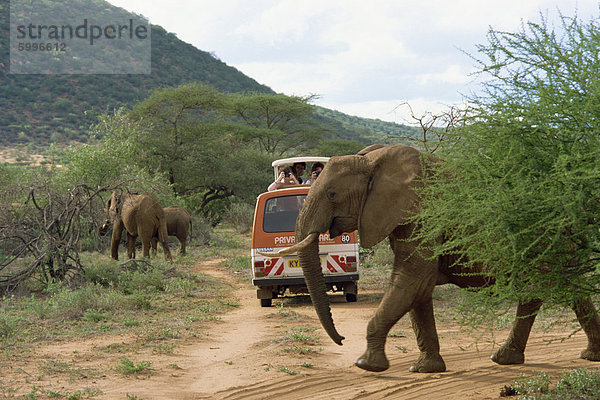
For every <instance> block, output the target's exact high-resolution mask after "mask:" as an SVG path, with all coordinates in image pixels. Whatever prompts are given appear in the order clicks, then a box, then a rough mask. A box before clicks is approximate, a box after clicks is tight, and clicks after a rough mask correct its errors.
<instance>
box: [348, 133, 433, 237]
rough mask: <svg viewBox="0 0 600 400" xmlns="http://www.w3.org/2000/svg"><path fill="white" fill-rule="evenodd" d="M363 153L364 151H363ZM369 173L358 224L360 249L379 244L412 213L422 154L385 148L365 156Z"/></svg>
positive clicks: (413, 150) (400, 148) (402, 149)
mask: <svg viewBox="0 0 600 400" xmlns="http://www.w3.org/2000/svg"><path fill="white" fill-rule="evenodd" d="M365 150H366V149H365ZM364 157H365V158H367V159H368V160H369V163H370V164H371V168H372V170H371V171H372V172H371V176H370V182H369V185H368V187H367V194H366V198H365V200H364V203H363V207H362V210H361V214H360V217H359V222H358V233H359V235H360V242H361V246H363V247H365V248H369V247H372V246H374V245H375V244H377V243H379V242H380V241H382V240H383V239H384V238H385V237H386V236H388V235H389V234H390V233H391V232H392V231H393V230H394V229H395V228H396V227H397V226H398V225H402V224H404V223H406V221H407V218H408V217H409V216H411V215H412V213H413V212H414V211H415V208H416V204H417V198H418V196H417V194H416V192H415V186H416V185H417V184H418V181H419V179H418V178H419V177H420V176H421V169H422V158H421V153H420V152H419V151H418V150H416V149H413V148H412V147H408V146H400V145H398V146H386V147H381V148H377V149H375V150H373V151H370V152H368V153H367V154H365V156H364Z"/></svg>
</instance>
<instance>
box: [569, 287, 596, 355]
mask: <svg viewBox="0 0 600 400" xmlns="http://www.w3.org/2000/svg"><path fill="white" fill-rule="evenodd" d="M573 310H574V311H575V314H576V315H577V319H578V320H579V323H580V324H581V327H582V328H583V331H584V332H585V334H586V336H587V338H588V346H587V349H585V350H583V351H582V352H581V358H583V359H585V360H590V361H600V317H599V316H598V312H597V311H596V307H594V304H593V303H592V301H591V300H590V298H589V297H586V298H585V299H581V300H577V301H576V302H575V304H574V305H573Z"/></svg>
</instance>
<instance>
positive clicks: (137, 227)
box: [100, 191, 172, 261]
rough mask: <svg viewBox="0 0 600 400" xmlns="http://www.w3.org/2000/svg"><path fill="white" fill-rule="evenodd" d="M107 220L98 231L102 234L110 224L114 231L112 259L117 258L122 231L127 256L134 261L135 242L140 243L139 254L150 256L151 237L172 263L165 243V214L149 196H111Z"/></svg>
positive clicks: (127, 194)
mask: <svg viewBox="0 0 600 400" xmlns="http://www.w3.org/2000/svg"><path fill="white" fill-rule="evenodd" d="M105 212H106V217H107V219H106V221H105V222H104V224H103V225H102V227H101V228H100V234H102V235H104V234H106V232H107V231H108V227H109V226H110V225H111V224H112V227H113V232H112V239H111V247H110V253H111V256H112V258H113V259H115V260H118V259H119V243H120V242H121V235H122V234H123V229H125V230H126V231H127V257H128V258H130V259H131V258H135V239H136V237H138V236H139V237H140V239H141V241H142V254H143V256H144V257H146V258H149V257H150V247H151V240H152V238H153V237H154V236H157V237H158V238H159V241H160V243H161V245H162V247H163V249H164V252H165V260H169V261H170V260H172V257H171V252H170V251H169V245H168V243H167V221H166V219H165V213H164V211H163V208H162V206H161V205H160V203H159V202H158V200H157V199H156V198H155V197H154V196H152V195H150V194H147V193H146V194H134V193H124V194H120V195H119V194H117V192H116V191H114V192H113V193H112V196H111V198H110V199H109V200H108V201H107V202H106V207H105Z"/></svg>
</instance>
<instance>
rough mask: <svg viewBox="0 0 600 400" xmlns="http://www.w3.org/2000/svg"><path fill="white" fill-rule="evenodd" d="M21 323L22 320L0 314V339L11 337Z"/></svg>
mask: <svg viewBox="0 0 600 400" xmlns="http://www.w3.org/2000/svg"><path fill="white" fill-rule="evenodd" d="M22 322H23V319H22V318H19V317H14V316H11V315H7V314H0V339H8V338H10V337H12V336H13V335H14V334H15V332H16V331H17V330H18V328H19V326H20V325H21V323H22Z"/></svg>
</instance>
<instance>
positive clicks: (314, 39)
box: [109, 0, 598, 121]
mask: <svg viewBox="0 0 600 400" xmlns="http://www.w3.org/2000/svg"><path fill="white" fill-rule="evenodd" d="M109 1H111V2H112V3H113V4H117V5H119V6H122V7H124V8H127V9H129V10H133V11H136V12H138V13H141V14H143V15H145V16H147V17H149V18H150V20H151V22H152V23H155V24H159V25H162V26H163V27H165V29H167V31H170V32H175V33H177V36H178V37H179V38H180V39H182V40H184V41H186V42H188V43H192V44H193V45H195V46H196V47H198V48H200V49H202V50H205V51H214V52H215V53H216V54H217V55H218V56H219V57H220V58H221V59H222V60H223V61H224V62H226V63H227V64H229V65H233V66H235V67H236V68H238V69H239V70H241V71H242V72H244V73H245V74H247V75H249V76H251V77H252V78H254V79H256V80H257V81H258V82H260V83H264V84H266V85H268V86H270V87H272V88H273V89H274V90H275V91H277V92H280V93H285V94H296V95H307V94H313V93H316V94H319V95H321V99H320V100H319V101H320V102H322V104H325V103H327V104H331V105H332V106H335V107H337V108H338V109H341V108H343V110H342V111H344V112H349V113H352V114H355V115H362V116H372V117H375V118H380V119H385V120H392V121H394V120H395V118H396V115H395V114H394V113H393V112H390V110H392V109H393V108H394V104H396V105H397V104H398V103H400V102H401V101H399V100H397V99H403V98H404V99H414V100H413V101H414V103H415V104H419V106H420V105H423V106H428V107H431V110H430V111H435V110H437V109H438V108H437V107H438V106H436V104H438V105H439V104H447V103H452V102H460V101H461V99H462V97H461V94H460V93H465V92H468V91H469V89H468V85H469V84H470V82H471V77H470V76H469V73H470V72H471V71H472V70H473V61H472V60H471V59H470V58H469V57H467V56H466V55H465V54H463V53H462V52H461V51H460V50H459V49H463V50H464V51H467V52H469V53H474V52H475V47H474V46H475V44H477V43H485V40H486V36H485V35H486V33H487V30H488V28H489V26H492V27H494V28H497V29H502V30H515V29H518V28H519V27H520V24H521V22H522V20H530V19H534V20H537V19H538V17H539V15H538V14H539V12H540V11H544V10H549V12H550V13H551V14H556V8H557V7H558V8H559V9H560V10H561V11H562V12H563V13H565V14H566V15H572V14H573V12H574V9H575V7H577V8H578V12H579V15H580V17H583V18H584V19H589V17H591V16H597V15H598V2H597V1H596V0H594V1H586V0H579V1H575V2H574V1H572V0H526V1H524V0H486V1H481V0H455V1H445V0H419V1H414V0H394V1H389V0H372V1H369V2H366V1H364V0H360V1H358V0H346V1H342V0H303V1H297V0H278V1H274V0H254V1H252V2H249V1H242V0H228V1H223V2H216V1H213V0H198V1H185V0H173V1H171V2H169V4H168V6H166V5H165V2H164V1H158V0H145V1H143V0H109ZM425 99H427V100H425Z"/></svg>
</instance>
